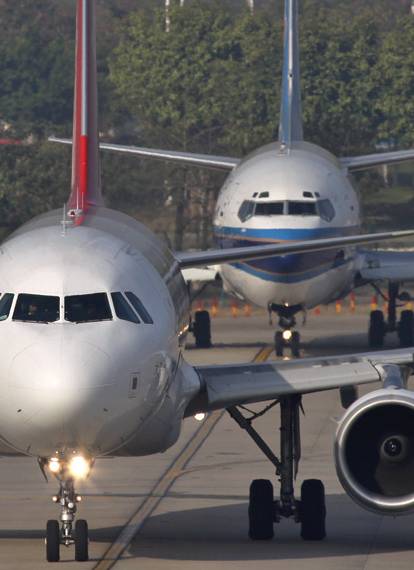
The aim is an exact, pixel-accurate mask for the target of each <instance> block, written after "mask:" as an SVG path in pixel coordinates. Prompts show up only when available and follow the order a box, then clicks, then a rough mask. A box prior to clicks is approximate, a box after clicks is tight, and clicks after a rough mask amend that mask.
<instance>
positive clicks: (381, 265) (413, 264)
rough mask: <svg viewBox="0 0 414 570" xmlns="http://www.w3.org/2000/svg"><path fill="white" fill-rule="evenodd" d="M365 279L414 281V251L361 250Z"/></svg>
mask: <svg viewBox="0 0 414 570" xmlns="http://www.w3.org/2000/svg"><path fill="white" fill-rule="evenodd" d="M361 256H362V264H361V269H360V271H359V273H360V275H361V278H362V279H363V281H382V280H387V281H399V282H402V281H414V251H379V250H375V251H366V252H361Z"/></svg>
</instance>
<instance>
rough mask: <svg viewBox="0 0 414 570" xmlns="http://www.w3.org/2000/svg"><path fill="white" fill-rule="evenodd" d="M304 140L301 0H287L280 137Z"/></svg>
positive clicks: (285, 141)
mask: <svg viewBox="0 0 414 570" xmlns="http://www.w3.org/2000/svg"><path fill="white" fill-rule="evenodd" d="M301 140H303V126H302V103H301V95H300V64H299V30H298V0H285V33H284V47H283V78H282V102H281V108H280V124H279V141H280V142H281V143H282V144H284V145H286V146H289V145H290V143H291V142H292V141H301Z"/></svg>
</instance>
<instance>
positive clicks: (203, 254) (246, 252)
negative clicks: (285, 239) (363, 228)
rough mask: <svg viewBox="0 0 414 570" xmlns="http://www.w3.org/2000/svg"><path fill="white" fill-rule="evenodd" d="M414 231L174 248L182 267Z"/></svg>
mask: <svg viewBox="0 0 414 570" xmlns="http://www.w3.org/2000/svg"><path fill="white" fill-rule="evenodd" d="M412 235H414V230H404V231H397V232H382V233H376V234H362V235H355V236H344V237H336V238H325V239H315V240H307V241H296V242H290V243H282V244H281V243H275V244H273V243H272V244H266V245H258V246H255V245H254V246H248V247H234V248H229V249H216V250H214V249H212V250H207V251H194V252H193V251H190V252H175V254H174V255H175V258H176V260H177V261H178V263H179V265H180V268H181V269H188V268H190V267H205V266H207V265H215V264H221V263H234V262H236V261H249V260H251V259H263V258H266V257H273V256H275V255H289V254H296V253H306V252H309V251H322V250H328V249H337V248H338V247H346V246H352V245H358V244H363V243H372V242H378V241H382V240H389V239H397V238H403V237H409V236H412Z"/></svg>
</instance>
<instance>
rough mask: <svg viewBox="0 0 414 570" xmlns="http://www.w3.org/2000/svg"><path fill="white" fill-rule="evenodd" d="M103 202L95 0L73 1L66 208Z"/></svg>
mask: <svg viewBox="0 0 414 570" xmlns="http://www.w3.org/2000/svg"><path fill="white" fill-rule="evenodd" d="M102 203H103V200H102V193H101V176H100V165H99V147H98V109H97V80H96V0H77V13H76V64H75V95H74V109H73V149H72V191H71V194H70V197H69V201H68V208H70V209H71V210H75V211H76V212H79V213H82V212H83V213H84V212H85V211H86V210H87V209H88V207H89V206H99V205H101V204H102Z"/></svg>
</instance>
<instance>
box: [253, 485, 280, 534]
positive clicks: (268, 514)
mask: <svg viewBox="0 0 414 570" xmlns="http://www.w3.org/2000/svg"><path fill="white" fill-rule="evenodd" d="M273 509H274V507H273V485H272V483H271V482H270V481H269V480H268V479H255V480H254V481H252V484H251V485H250V500H249V537H250V538H251V539H252V540H270V539H272V538H273V536H274V530H273V520H274V517H273Z"/></svg>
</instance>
